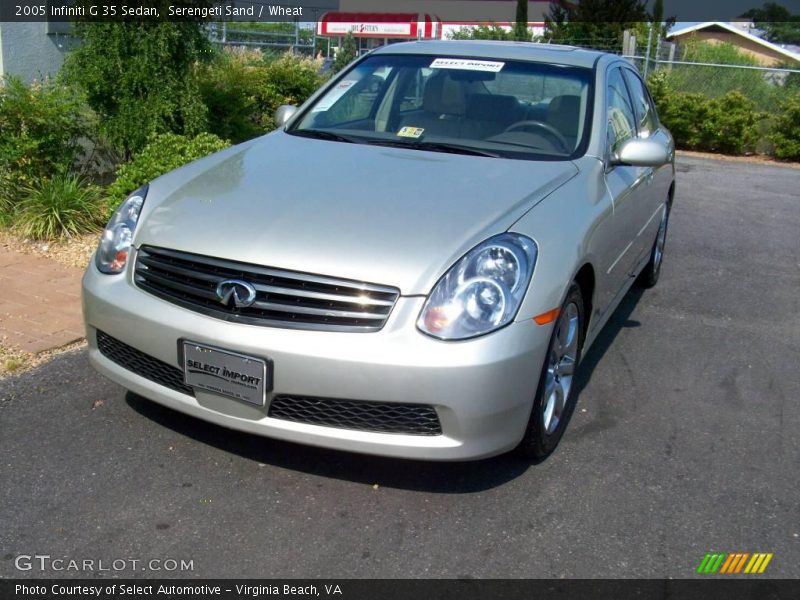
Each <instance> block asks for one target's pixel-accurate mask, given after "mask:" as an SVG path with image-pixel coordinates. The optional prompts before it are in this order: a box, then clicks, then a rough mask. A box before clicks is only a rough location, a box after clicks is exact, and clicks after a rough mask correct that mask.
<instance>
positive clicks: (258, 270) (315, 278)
mask: <svg viewBox="0 0 800 600" xmlns="http://www.w3.org/2000/svg"><path fill="white" fill-rule="evenodd" d="M141 250H143V251H145V252H147V253H148V254H150V255H154V254H158V255H161V256H166V257H169V258H175V259H177V260H183V261H186V260H187V258H186V257H190V259H189V260H192V259H202V262H203V263H204V264H205V265H209V266H212V267H218V268H222V269H226V270H228V271H229V272H230V274H227V275H224V277H225V278H228V277H233V276H235V275H236V274H237V273H244V271H243V270H242V268H246V269H247V273H250V274H255V275H264V276H267V277H280V278H283V279H291V280H295V281H297V282H299V283H309V282H310V283H319V284H322V285H330V286H341V287H345V288H349V289H352V290H353V293H354V294H355V293H362V292H378V293H383V294H395V293H397V292H398V290H397V289H396V288H392V287H389V286H383V285H376V284H373V283H362V282H359V281H349V280H347V279H334V278H333V277H325V276H324V275H312V274H310V273H300V272H297V271H282V270H280V269H273V268H270V267H262V266H260V265H249V264H245V263H238V262H235V261H232V260H223V259H220V258H212V257H209V256H202V255H199V254H190V253H188V252H178V251H176V250H166V249H164V248H154V247H151V246H146V247H143V248H142V249H141Z"/></svg>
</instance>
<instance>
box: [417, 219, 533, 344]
mask: <svg viewBox="0 0 800 600" xmlns="http://www.w3.org/2000/svg"><path fill="white" fill-rule="evenodd" d="M536 252H537V249H536V243H535V242H534V241H533V240H531V239H529V238H527V237H525V236H523V235H519V234H516V233H503V234H500V235H498V236H495V237H493V238H489V239H488V240H486V241H485V242H483V243H481V244H479V245H478V246H476V247H475V248H473V249H472V250H470V251H469V252H467V254H466V255H464V257H463V258H462V259H461V260H459V261H458V262H457V263H456V264H454V265H453V266H452V267H451V268H450V270H449V271H448V272H447V273H445V275H444V277H442V278H441V279H440V280H439V282H438V283H437V284H436V286H434V288H433V291H432V292H431V294H430V295H429V296H428V299H427V301H426V302H425V306H423V307H422V312H421V313H420V315H419V319H418V320H417V327H419V329H420V330H421V331H423V332H424V333H427V334H429V335H432V336H434V337H437V338H439V339H442V340H463V339H466V338H470V337H475V336H478V335H483V334H484V333H489V332H490V331H494V330H495V329H499V328H500V327H503V326H504V325H507V324H508V323H510V322H511V321H512V320H513V319H514V317H515V316H516V314H517V311H518V310H519V306H520V304H521V303H522V298H523V297H524V296H525V290H527V289H528V283H529V282H530V279H531V274H532V273H533V267H534V265H535V264H536Z"/></svg>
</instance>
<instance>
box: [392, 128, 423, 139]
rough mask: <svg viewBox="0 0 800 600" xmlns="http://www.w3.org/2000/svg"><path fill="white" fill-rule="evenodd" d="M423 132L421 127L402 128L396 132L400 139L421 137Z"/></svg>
mask: <svg viewBox="0 0 800 600" xmlns="http://www.w3.org/2000/svg"><path fill="white" fill-rule="evenodd" d="M424 131H425V130H424V129H423V128H422V127H403V128H402V129H401V130H400V131H398V132H397V135H399V136H400V137H409V138H418V137H422V134H423V132H424Z"/></svg>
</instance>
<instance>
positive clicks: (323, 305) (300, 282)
mask: <svg viewBox="0 0 800 600" xmlns="http://www.w3.org/2000/svg"><path fill="white" fill-rule="evenodd" d="M226 279H236V280H241V281H245V282H247V283H249V284H250V285H252V286H253V288H255V290H256V298H255V302H254V303H253V304H252V305H251V306H249V307H243V308H237V307H235V306H233V304H234V303H230V304H231V306H227V305H224V304H222V302H220V298H219V296H217V292H216V290H217V285H218V284H219V283H220V282H222V281H225V280H226ZM134 281H135V282H136V285H137V286H138V287H140V288H141V289H143V290H145V291H147V292H149V293H151V294H153V295H155V296H158V297H159V298H162V299H164V300H167V301H169V302H172V303H174V304H177V305H179V306H182V307H184V308H188V309H191V310H194V311H197V312H200V313H203V314H206V315H208V316H212V317H216V318H218V319H224V320H226V321H233V322H237V323H249V324H253V325H269V326H276V327H290V328H296V329H320V330H334V331H360V332H367V331H377V330H379V329H381V327H383V325H384V323H386V319H387V318H388V317H389V313H391V311H392V308H393V307H394V304H395V302H396V301H397V298H398V296H399V295H400V290H398V289H397V288H392V287H386V286H381V285H375V284H370V283H361V282H357V281H349V280H343V279H334V278H331V277H324V276H319V275H309V274H306V273H299V272H295V271H285V270H281V269H273V268H270V267H261V266H257V265H249V264H245V263H240V262H236V261H231V260H222V259H217V258H211V257H207V256H201V255H198V254H190V253H188V252H178V251H175V250H166V249H163V248H154V247H151V246H142V247H141V248H140V249H139V252H138V254H137V258H136V268H135V271H134Z"/></svg>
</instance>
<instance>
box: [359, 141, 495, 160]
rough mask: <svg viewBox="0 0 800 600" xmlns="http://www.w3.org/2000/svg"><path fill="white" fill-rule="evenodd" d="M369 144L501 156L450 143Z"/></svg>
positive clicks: (379, 142)
mask: <svg viewBox="0 0 800 600" xmlns="http://www.w3.org/2000/svg"><path fill="white" fill-rule="evenodd" d="M367 143H368V144H373V145H376V146H391V147H392V148H411V149H412V150H429V151H431V152H447V153H449V154H467V155H469V156H488V157H491V158H500V155H499V154H496V153H494V152H489V151H488V150H479V149H478V148H473V147H472V146H462V145H461V144H450V143H448V142H401V141H399V140H369V141H368V142H367Z"/></svg>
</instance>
